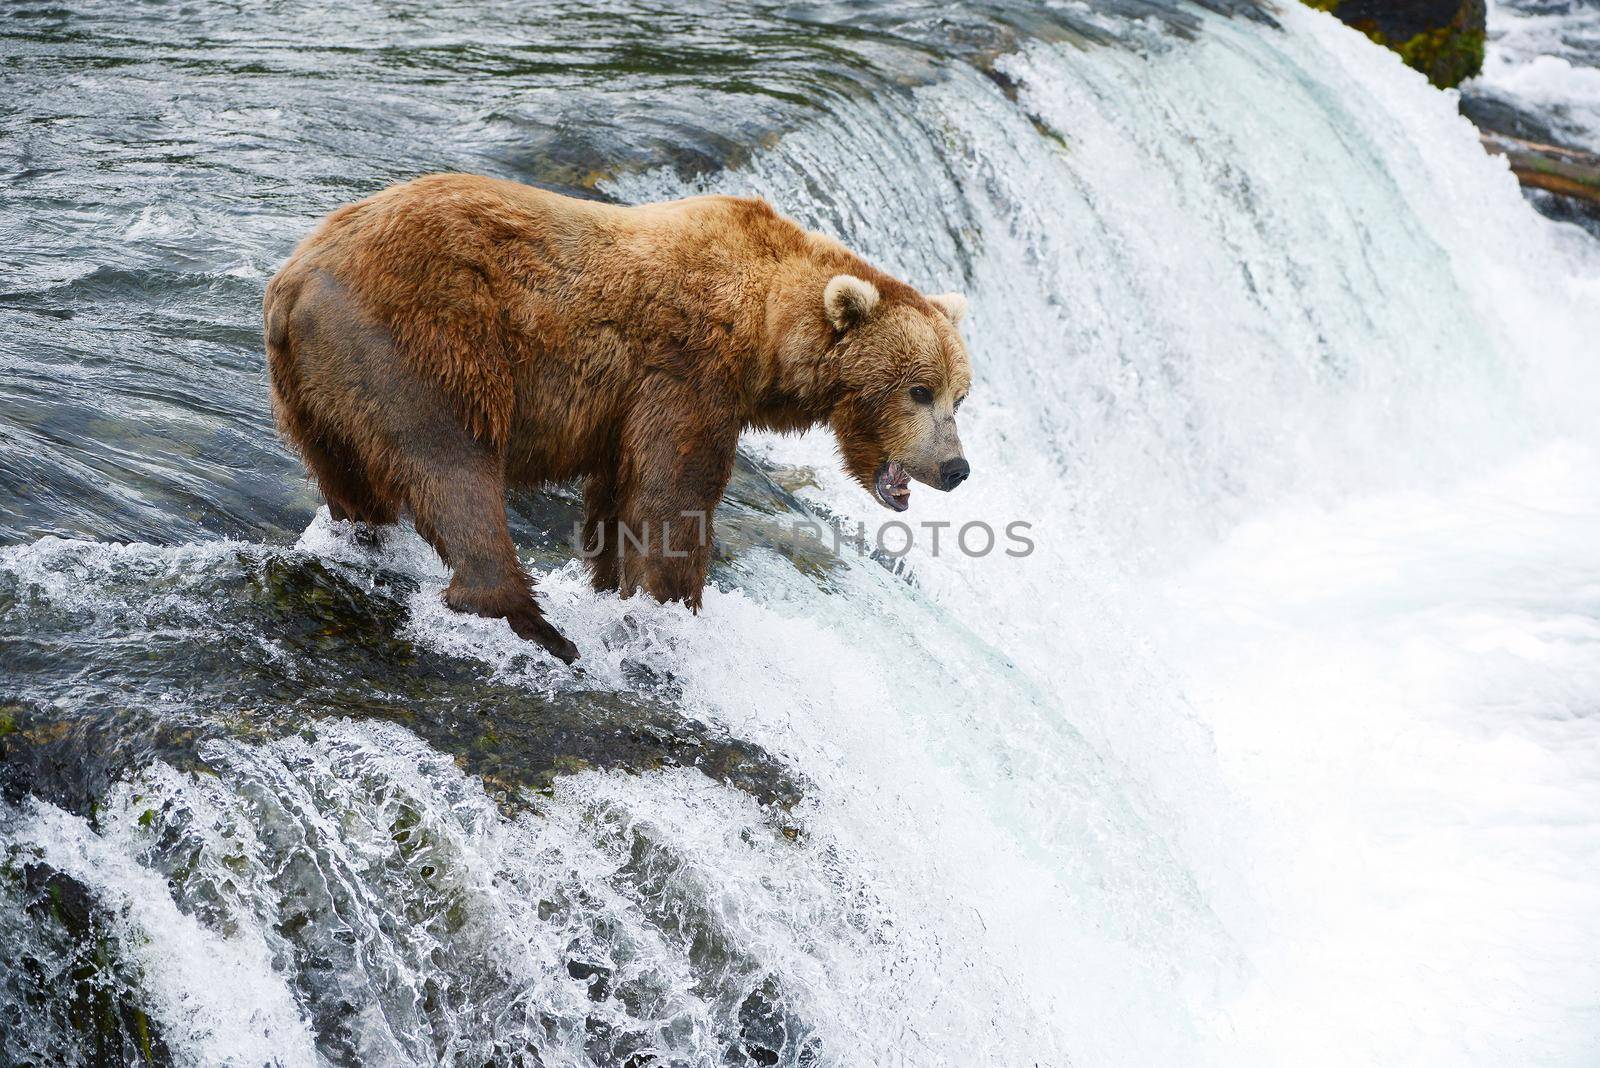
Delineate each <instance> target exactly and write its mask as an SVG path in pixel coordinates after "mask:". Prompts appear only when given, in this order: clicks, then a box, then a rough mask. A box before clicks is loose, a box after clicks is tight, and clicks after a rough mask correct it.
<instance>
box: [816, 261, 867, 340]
mask: <svg viewBox="0 0 1600 1068" xmlns="http://www.w3.org/2000/svg"><path fill="white" fill-rule="evenodd" d="M877 306H878V287H877V286H875V285H873V284H872V283H871V282H868V281H866V280H865V279H863V278H857V277H856V276H855V275H853V274H836V275H834V276H833V277H832V278H830V279H829V280H828V285H827V288H825V289H824V290H823V291H822V310H823V311H825V312H827V314H828V322H830V323H832V324H833V328H834V329H835V330H845V329H848V328H850V327H852V326H856V325H857V324H859V323H861V322H863V321H865V320H866V318H867V316H869V315H871V314H872V309H873V308H876V307H877Z"/></svg>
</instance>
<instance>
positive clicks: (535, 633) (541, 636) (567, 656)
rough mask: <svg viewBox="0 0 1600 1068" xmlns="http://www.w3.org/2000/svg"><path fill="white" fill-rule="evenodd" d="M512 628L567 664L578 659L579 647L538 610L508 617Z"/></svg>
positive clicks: (520, 636)
mask: <svg viewBox="0 0 1600 1068" xmlns="http://www.w3.org/2000/svg"><path fill="white" fill-rule="evenodd" d="M506 622H508V623H510V624H511V629H512V630H513V631H515V632H516V635H517V637H519V638H523V639H525V640H527V641H530V642H534V643H536V644H538V645H542V646H544V648H545V649H547V650H548V651H549V653H550V655H551V656H554V657H556V658H558V659H559V660H561V661H562V662H563V663H565V664H571V663H573V662H574V661H576V660H577V659H578V655H579V654H578V647H577V646H576V645H573V644H572V643H571V642H570V641H568V640H567V638H566V636H565V635H564V634H562V633H561V632H560V631H559V630H556V628H555V627H553V626H551V625H550V621H549V620H547V619H545V618H544V616H543V614H541V613H540V612H538V611H537V610H535V611H533V612H519V613H518V614H516V615H514V616H511V617H510V618H509V619H507V621H506Z"/></svg>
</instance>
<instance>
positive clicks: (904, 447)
mask: <svg viewBox="0 0 1600 1068" xmlns="http://www.w3.org/2000/svg"><path fill="white" fill-rule="evenodd" d="M822 302H823V312H824V314H826V316H827V319H828V322H829V323H830V324H831V325H832V327H833V330H834V332H835V340H834V351H835V355H836V358H837V361H838V362H837V365H836V366H837V373H838V376H839V380H838V386H839V390H840V394H839V399H838V400H837V401H836V402H835V403H834V406H833V412H832V415H831V416H830V418H829V425H830V426H832V428H833V433H834V437H835V438H836V439H837V440H838V442H839V452H840V454H841V455H842V456H843V457H844V463H845V469H846V470H847V471H849V473H850V475H851V477H853V478H854V479H855V480H856V481H858V482H860V483H861V484H862V485H863V486H864V487H866V489H867V492H869V493H871V494H872V496H873V497H874V498H875V499H876V500H877V501H878V503H879V504H882V505H883V506H884V507H885V508H890V509H893V510H894V511H896V512H903V511H905V510H906V508H907V507H909V506H910V502H911V486H910V479H913V478H914V479H916V480H917V481H918V482H921V483H923V484H924V485H927V486H932V487H934V488H935V489H941V490H952V489H955V488H956V486H957V485H959V484H960V483H961V482H962V480H963V479H965V478H966V477H967V474H968V471H969V467H968V465H967V459H966V457H965V456H963V455H962V452H961V439H960V437H959V436H958V435H957V434H956V409H958V408H960V407H961V402H962V401H963V400H965V399H966V396H967V390H968V388H969V387H970V386H971V385H972V368H971V365H970V363H969V361H968V358H967V347H966V345H964V344H963V343H962V341H961V335H960V334H959V333H958V332H957V331H956V323H957V322H959V321H960V319H961V316H962V315H963V314H964V313H965V312H966V309H967V301H966V298H965V297H962V296H961V295H960V294H958V293H946V294H942V295H940V296H924V295H923V294H921V293H918V292H917V291H915V290H914V289H911V288H910V287H909V286H903V285H899V284H896V285H894V286H893V288H892V289H888V290H887V291H883V290H880V288H879V287H878V286H876V285H874V284H873V283H871V282H869V281H866V280H865V279H862V278H857V277H856V276H855V275H852V274H839V275H834V276H833V278H831V279H830V280H829V281H828V284H827V286H826V287H825V288H824V290H823V294H822Z"/></svg>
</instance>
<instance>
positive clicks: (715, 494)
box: [597, 376, 739, 610]
mask: <svg viewBox="0 0 1600 1068" xmlns="http://www.w3.org/2000/svg"><path fill="white" fill-rule="evenodd" d="M655 377H656V379H657V383H656V387H657V388H655V389H654V390H645V391H643V392H642V394H641V396H643V397H645V398H647V399H646V400H645V401H643V402H642V403H641V405H640V408H641V409H643V410H637V409H636V411H635V413H634V415H633V416H632V417H630V418H629V420H628V423H627V426H626V429H625V432H624V435H623V441H622V467H623V471H624V478H623V480H622V485H623V490H622V493H621V498H620V501H619V505H620V507H619V509H618V514H617V518H618V522H617V524H616V529H615V530H611V531H608V532H607V535H608V536H611V535H614V536H615V541H614V545H615V548H616V551H617V570H618V575H617V578H618V590H619V592H621V594H622V596H624V597H628V596H631V595H632V594H633V592H634V591H635V590H639V589H643V590H644V591H646V592H647V593H649V594H650V595H651V596H653V597H654V598H656V600H658V601H682V602H684V603H685V604H687V605H688V606H689V607H690V608H692V609H695V610H698V609H699V607H700V593H701V590H702V589H704V587H705V582H706V572H707V571H708V570H709V569H710V566H711V517H712V513H713V512H715V511H716V508H717V503H718V502H719V501H721V500H722V491H723V490H724V489H726V488H727V485H728V479H729V478H730V477H731V476H732V474H733V457H734V448H735V446H736V445H737V444H738V440H739V424H738V422H737V421H736V420H735V419H734V418H733V417H732V416H731V414H730V413H731V411H732V409H733V406H732V404H731V403H730V404H723V403H719V401H718V400H717V398H716V397H715V396H714V395H711V394H712V391H707V390H690V389H687V388H685V387H684V385H683V384H682V383H681V382H678V381H676V380H670V379H666V378H665V376H655ZM597 577H598V572H597Z"/></svg>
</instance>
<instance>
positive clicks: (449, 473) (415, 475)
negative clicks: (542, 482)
mask: <svg viewBox="0 0 1600 1068" xmlns="http://www.w3.org/2000/svg"><path fill="white" fill-rule="evenodd" d="M448 451H452V452H453V451H454V450H448ZM437 459H438V460H439V461H440V462H437V463H433V464H428V465H425V466H420V467H419V468H417V469H414V470H413V471H412V472H410V474H411V477H410V478H409V479H408V481H409V483H410V486H409V496H410V505H411V513H412V517H413V519H414V520H415V522H416V525H417V533H419V534H421V535H422V536H423V538H425V539H427V541H428V543H429V544H430V545H432V546H433V547H434V549H435V551H437V552H438V554H439V556H440V558H441V559H443V560H444V562H445V563H446V564H447V565H449V566H450V568H451V569H452V570H453V572H454V574H453V575H452V576H451V578H450V585H449V587H448V588H446V590H445V594H444V600H445V604H447V605H449V606H450V607H451V608H452V609H454V610H455V611H457V612H470V613H472V614H473V615H479V616H485V617H487V618H490V619H504V620H506V621H507V622H508V623H510V624H511V629H512V630H513V631H515V632H516V633H517V635H518V636H519V637H521V638H524V639H526V640H528V641H532V642H537V643H538V644H540V645H542V646H544V647H545V648H546V649H548V650H549V651H550V652H551V654H553V655H554V656H557V657H559V658H561V659H562V660H564V661H566V662H567V663H569V664H570V663H572V662H573V661H574V660H576V659H578V647H577V646H575V645H573V644H572V643H571V642H570V641H568V640H567V639H566V638H565V637H563V636H562V634H561V632H560V631H558V630H556V628H555V627H553V626H552V625H551V624H550V622H549V621H548V620H547V619H545V618H544V613H543V612H542V611H540V609H539V604H538V602H537V601H535V600H534V597H533V588H532V585H531V583H530V582H529V580H528V576H527V573H526V572H525V571H523V569H522V562H521V561H520V560H518V559H517V550H516V546H515V545H514V544H512V541H511V528H510V526H509V525H508V524H507V522H506V500H505V479H504V477H503V475H502V474H501V472H500V465H499V464H498V463H496V462H495V461H494V460H493V459H492V458H491V457H490V456H489V455H487V453H485V452H484V451H482V450H481V449H479V448H476V447H474V448H473V449H472V451H471V453H470V454H467V455H462V454H459V453H458V454H456V455H451V456H443V457H438V458H437Z"/></svg>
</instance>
